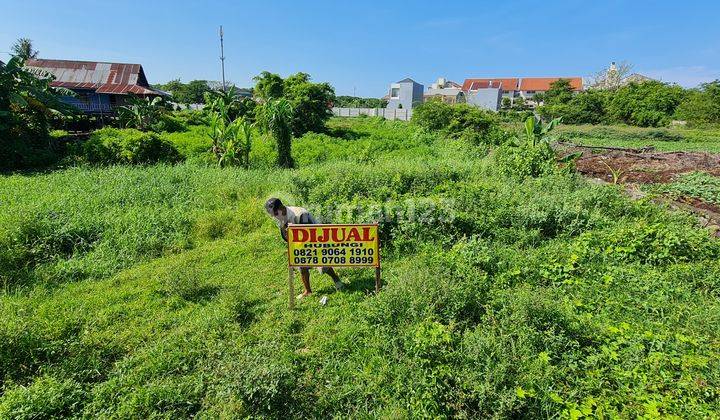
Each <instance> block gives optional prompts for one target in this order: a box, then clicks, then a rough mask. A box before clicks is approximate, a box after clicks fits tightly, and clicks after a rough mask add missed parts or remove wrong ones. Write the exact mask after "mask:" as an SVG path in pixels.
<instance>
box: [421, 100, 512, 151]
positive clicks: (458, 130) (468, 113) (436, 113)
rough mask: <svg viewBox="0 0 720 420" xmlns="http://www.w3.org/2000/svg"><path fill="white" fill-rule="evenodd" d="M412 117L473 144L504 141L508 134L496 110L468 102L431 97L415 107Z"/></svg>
mask: <svg viewBox="0 0 720 420" xmlns="http://www.w3.org/2000/svg"><path fill="white" fill-rule="evenodd" d="M412 121H413V123H415V124H417V125H419V126H420V127H423V128H425V129H428V130H432V131H441V132H443V133H444V134H446V135H448V136H449V137H453V138H464V139H467V140H470V141H471V142H472V143H474V144H501V143H503V142H504V141H505V138H506V136H505V135H504V133H503V132H502V130H501V129H500V126H499V123H498V120H497V117H496V116H495V115H494V114H492V113H491V112H490V111H485V110H482V109H479V108H476V107H473V106H471V105H467V104H457V105H449V104H446V103H444V102H441V101H428V102H425V103H424V104H422V105H420V106H419V107H417V108H415V110H414V111H413V117H412Z"/></svg>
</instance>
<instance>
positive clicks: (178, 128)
mask: <svg viewBox="0 0 720 420" xmlns="http://www.w3.org/2000/svg"><path fill="white" fill-rule="evenodd" d="M150 128H151V129H152V131H154V132H156V133H162V132H166V133H178V132H182V131H185V130H187V125H186V124H185V122H184V121H183V120H182V119H180V118H178V117H176V116H174V115H171V114H163V115H161V116H160V117H158V119H157V121H156V122H155V123H153V124H152V125H151V127H150Z"/></svg>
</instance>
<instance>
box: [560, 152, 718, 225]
mask: <svg viewBox="0 0 720 420" xmlns="http://www.w3.org/2000/svg"><path fill="white" fill-rule="evenodd" d="M555 147H556V149H557V150H558V152H559V153H560V155H561V156H567V155H570V154H572V153H581V156H580V157H579V158H578V159H577V160H576V161H575V166H576V168H577V171H578V172H579V173H581V174H583V175H585V176H587V177H589V178H594V179H597V180H600V181H601V182H608V183H614V182H617V183H618V184H623V185H624V186H625V189H626V190H627V191H628V193H629V194H630V196H631V197H633V198H638V197H639V196H643V195H644V194H643V193H641V194H637V193H638V192H639V191H640V190H639V188H637V187H636V185H637V184H657V183H669V182H672V181H673V180H674V179H676V177H677V176H678V175H680V174H685V173H689V172H694V171H702V172H707V173H709V174H711V175H714V176H720V154H713V153H705V152H655V151H653V150H652V149H651V148H645V149H623V148H615V147H592V146H578V145H573V144H568V143H559V144H557V145H556V146H555ZM662 201H664V202H669V203H670V204H671V205H672V206H673V207H676V208H681V209H684V210H689V211H692V212H693V213H695V214H697V215H698V216H699V217H700V219H701V221H702V222H703V224H704V225H705V226H706V227H713V228H715V229H714V230H715V235H716V236H720V206H718V205H715V204H711V203H706V202H704V201H702V200H700V199H698V198H695V197H684V196H681V197H678V198H675V199H668V198H667V197H666V199H663V200H662Z"/></svg>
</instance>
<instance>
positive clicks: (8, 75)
mask: <svg viewBox="0 0 720 420" xmlns="http://www.w3.org/2000/svg"><path fill="white" fill-rule="evenodd" d="M51 81H52V77H51V76H50V75H49V74H47V73H45V72H43V71H42V70H38V69H33V68H28V67H25V66H24V60H23V59H22V58H21V57H12V58H11V59H10V60H9V61H8V62H7V64H5V65H0V169H12V168H17V167H24V166H32V165H34V164H35V163H33V162H38V163H39V161H40V160H43V159H39V158H38V156H39V155H45V156H48V146H49V142H48V131H49V125H50V118H51V117H53V116H62V115H69V114H72V113H73V112H74V109H73V108H72V107H71V106H69V105H67V104H65V103H63V102H62V101H61V100H60V99H59V97H60V96H74V95H75V94H74V93H73V92H72V91H70V90H68V89H64V88H55V87H52V86H50V82H51Z"/></svg>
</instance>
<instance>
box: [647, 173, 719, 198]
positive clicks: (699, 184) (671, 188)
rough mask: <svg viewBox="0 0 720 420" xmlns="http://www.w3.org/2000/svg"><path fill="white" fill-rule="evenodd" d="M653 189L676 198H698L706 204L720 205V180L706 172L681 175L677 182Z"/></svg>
mask: <svg viewBox="0 0 720 420" xmlns="http://www.w3.org/2000/svg"><path fill="white" fill-rule="evenodd" d="M651 189H653V190H655V191H659V192H664V193H668V194H670V195H672V196H675V197H678V196H684V197H691V198H697V199H700V200H702V201H704V202H706V203H710V204H715V205H720V178H718V177H715V176H712V175H710V174H707V173H705V172H692V173H689V174H685V175H681V176H680V177H678V179H677V180H675V182H672V183H670V184H660V185H656V186H653V187H652V188H651Z"/></svg>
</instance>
